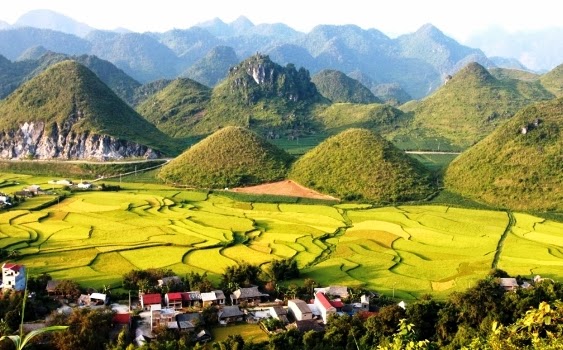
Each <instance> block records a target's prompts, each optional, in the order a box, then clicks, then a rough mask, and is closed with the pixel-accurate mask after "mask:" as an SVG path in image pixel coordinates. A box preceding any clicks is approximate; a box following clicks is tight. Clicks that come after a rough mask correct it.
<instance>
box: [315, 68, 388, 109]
mask: <svg viewBox="0 0 563 350" xmlns="http://www.w3.org/2000/svg"><path fill="white" fill-rule="evenodd" d="M311 81H312V82H313V83H314V84H315V86H316V87H317V90H319V92H320V93H321V95H323V96H324V97H326V98H328V99H329V100H330V101H332V102H349V103H381V100H380V99H378V98H377V97H375V96H374V94H373V93H372V92H371V91H370V90H369V89H368V88H367V87H365V86H364V85H362V84H361V83H360V82H359V81H357V80H355V79H352V78H350V77H349V76H347V75H346V74H344V73H342V72H340V71H337V70H332V69H325V70H322V71H320V72H319V73H317V74H315V75H313V77H312V78H311Z"/></svg>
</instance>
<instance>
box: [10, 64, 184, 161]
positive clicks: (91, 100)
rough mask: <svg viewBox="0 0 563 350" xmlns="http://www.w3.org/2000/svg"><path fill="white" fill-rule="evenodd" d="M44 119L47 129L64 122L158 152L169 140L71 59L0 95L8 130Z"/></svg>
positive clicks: (169, 146) (165, 148) (75, 128)
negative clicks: (8, 94) (4, 95)
mask: <svg viewBox="0 0 563 350" xmlns="http://www.w3.org/2000/svg"><path fill="white" fill-rule="evenodd" d="M26 122H27V123H44V128H45V133H46V134H50V133H53V132H55V131H58V130H59V129H63V128H64V127H65V125H68V124H70V125H68V126H67V127H69V129H70V130H69V131H71V132H74V133H76V134H82V133H89V134H98V135H109V136H113V137H115V138H117V139H122V140H127V141H130V142H136V143H139V144H141V145H146V146H149V147H152V148H154V149H156V150H160V151H162V152H164V153H170V152H171V149H173V147H172V144H171V143H170V142H169V139H168V137H167V136H166V135H164V134H162V133H161V132H160V131H158V129H156V128H155V127H154V126H153V125H151V124H150V123H148V122H146V121H145V120H144V119H142V118H141V117H140V116H139V115H138V114H137V113H136V112H135V111H133V110H132V109H131V108H130V107H129V106H127V105H126V104H125V103H124V102H123V101H121V100H120V99H119V97H117V96H116V95H115V93H113V92H112V91H111V90H110V89H109V88H108V87H107V85H105V84H104V83H103V82H101V81H100V80H99V79H98V77H96V75H95V74H94V73H92V72H91V71H90V70H89V69H88V68H86V67H84V66H83V65H81V64H79V63H77V62H76V61H64V62H61V63H58V64H56V65H53V66H52V67H50V68H49V69H48V70H46V71H45V72H43V73H42V74H40V75H38V76H37V77H35V78H33V79H32V80H30V81H28V82H27V83H25V84H24V85H23V86H21V87H19V88H18V89H17V90H16V91H15V92H13V93H12V94H11V95H10V96H8V97H7V98H6V99H5V100H2V101H0V129H1V130H4V131H5V132H10V131H13V130H14V129H16V128H19V126H20V125H22V124H24V123H26Z"/></svg>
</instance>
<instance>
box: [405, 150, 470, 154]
mask: <svg viewBox="0 0 563 350" xmlns="http://www.w3.org/2000/svg"><path fill="white" fill-rule="evenodd" d="M405 153H406V154H461V152H449V151H405Z"/></svg>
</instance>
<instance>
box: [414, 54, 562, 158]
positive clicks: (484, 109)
mask: <svg viewBox="0 0 563 350" xmlns="http://www.w3.org/2000/svg"><path fill="white" fill-rule="evenodd" d="M553 97H554V96H553V95H552V94H551V93H549V92H548V91H547V90H546V89H545V88H544V87H543V86H542V85H541V84H540V83H539V81H531V82H530V81H523V80H518V79H508V80H502V81H501V80H498V79H496V78H495V77H493V76H492V75H491V74H490V73H489V72H488V71H487V70H486V69H485V68H483V67H482V66H481V65H479V64H478V63H471V64H468V65H467V66H466V67H465V68H463V69H462V70H460V71H459V72H458V73H457V74H456V75H455V76H454V77H453V78H452V79H451V80H449V81H447V82H446V84H445V85H444V86H442V87H441V88H440V89H439V90H438V91H436V92H435V93H434V94H432V95H431V96H429V97H427V98H426V99H424V100H422V101H421V102H420V103H418V104H416V107H415V108H414V110H413V112H414V121H413V125H412V127H411V128H410V130H409V132H411V134H412V132H413V131H414V133H415V134H416V133H418V134H420V136H421V137H427V138H443V139H446V140H447V141H448V142H449V143H450V144H453V145H456V146H458V147H460V148H466V147H468V146H471V145H472V144H474V143H475V142H477V141H479V140H481V139H482V138H483V137H485V136H486V135H488V134H489V133H490V132H491V131H493V130H494V129H495V128H496V127H497V126H498V125H500V123H501V122H502V121H504V120H506V119H508V118H510V117H511V116H513V115H514V113H516V112H517V111H518V110H519V109H520V108H522V107H524V106H526V105H528V104H530V103H533V102H538V101H542V100H549V99H551V98H553Z"/></svg>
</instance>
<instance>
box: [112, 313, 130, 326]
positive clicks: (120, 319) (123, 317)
mask: <svg viewBox="0 0 563 350" xmlns="http://www.w3.org/2000/svg"><path fill="white" fill-rule="evenodd" d="M130 322H131V314H128V313H127V314H114V315H113V323H117V324H129V323H130Z"/></svg>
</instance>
